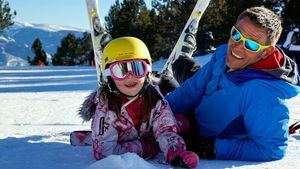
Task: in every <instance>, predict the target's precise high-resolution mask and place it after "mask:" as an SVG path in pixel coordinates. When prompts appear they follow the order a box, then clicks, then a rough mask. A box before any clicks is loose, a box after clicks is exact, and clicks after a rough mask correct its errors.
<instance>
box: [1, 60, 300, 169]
mask: <svg viewBox="0 0 300 169" xmlns="http://www.w3.org/2000/svg"><path fill="white" fill-rule="evenodd" d="M155 66H156V67H157V66H158V67H159V66H160V64H159V65H155ZM155 66H154V67H155ZM95 74H96V71H95V69H94V67H43V68H40V67H0V100H1V102H0V166H1V167H0V168H1V169H27V168H28V169H83V168H88V169H101V168H103V169H110V168H111V169H112V168H116V169H129V168H134V169H148V168H149V169H154V168H164V169H168V168H173V167H172V166H168V165H164V164H160V162H158V161H160V159H156V160H152V161H150V162H147V161H144V160H143V159H141V158H139V157H138V156H136V155H134V154H130V153H128V154H125V155H122V156H110V157H108V158H106V159H103V160H101V161H98V162H96V161H95V160H94V158H93V156H92V154H91V148H90V147H73V146H70V145H69V134H70V132H71V131H73V130H82V129H89V125H90V124H89V123H84V124H83V123H82V121H81V119H80V118H79V117H78V116H77V110H78V108H79V105H80V104H81V103H82V101H83V99H84V97H85V96H87V95H88V94H89V93H90V91H91V90H93V89H94V88H95V87H96V76H95ZM288 104H289V105H290V108H291V123H292V122H294V121H296V120H300V96H298V97H296V98H294V99H292V100H289V101H288ZM198 168H210V169H219V168H272V169H273V168H282V169H286V168H291V169H296V168H300V134H296V135H293V136H290V138H289V147H288V151H287V156H286V157H285V158H284V159H283V160H279V161H275V162H266V163H254V162H240V161H218V160H214V161H209V160H201V161H200V164H199V165H198Z"/></svg>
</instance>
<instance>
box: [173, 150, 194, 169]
mask: <svg viewBox="0 0 300 169" xmlns="http://www.w3.org/2000/svg"><path fill="white" fill-rule="evenodd" d="M167 160H168V162H169V163H170V164H171V165H173V166H180V167H186V168H195V167H196V166H197V165H198V163H199V157H198V155H197V154H196V153H194V152H192V151H186V150H185V149H183V148H182V147H171V148H170V149H169V150H168V153H167Z"/></svg>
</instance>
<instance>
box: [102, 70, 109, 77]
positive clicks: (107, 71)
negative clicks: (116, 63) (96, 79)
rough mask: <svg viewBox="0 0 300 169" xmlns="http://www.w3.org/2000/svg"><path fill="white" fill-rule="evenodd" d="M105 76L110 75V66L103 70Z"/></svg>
mask: <svg viewBox="0 0 300 169" xmlns="http://www.w3.org/2000/svg"><path fill="white" fill-rule="evenodd" d="M103 76H104V77H108V76H110V69H109V68H108V69H105V70H104V71H103Z"/></svg>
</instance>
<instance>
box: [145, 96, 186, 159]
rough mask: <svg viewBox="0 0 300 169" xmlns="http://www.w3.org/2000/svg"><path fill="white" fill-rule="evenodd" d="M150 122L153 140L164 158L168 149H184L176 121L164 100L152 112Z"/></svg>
mask: <svg viewBox="0 0 300 169" xmlns="http://www.w3.org/2000/svg"><path fill="white" fill-rule="evenodd" d="M150 122H152V125H153V133H154V136H155V139H156V141H157V142H158V143H159V147H160V150H161V151H162V152H163V153H164V155H165V157H166V156H167V153H168V150H169V149H170V148H176V147H178V146H180V147H183V148H184V149H185V143H184V141H183V139H182V137H180V136H179V135H178V134H177V131H178V126H177V122H176V119H175V117H174V115H173V113H172V111H171V109H170V106H169V104H168V102H167V101H166V100H160V101H158V103H157V105H156V107H155V109H154V110H152V113H151V119H150Z"/></svg>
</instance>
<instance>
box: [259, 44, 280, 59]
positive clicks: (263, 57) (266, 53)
mask: <svg viewBox="0 0 300 169" xmlns="http://www.w3.org/2000/svg"><path fill="white" fill-rule="evenodd" d="M275 49H276V47H275V46H270V47H268V48H267V49H265V50H264V51H263V54H262V57H261V58H262V59H266V58H267V57H268V56H269V55H271V54H272V53H273V52H274V51H275Z"/></svg>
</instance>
